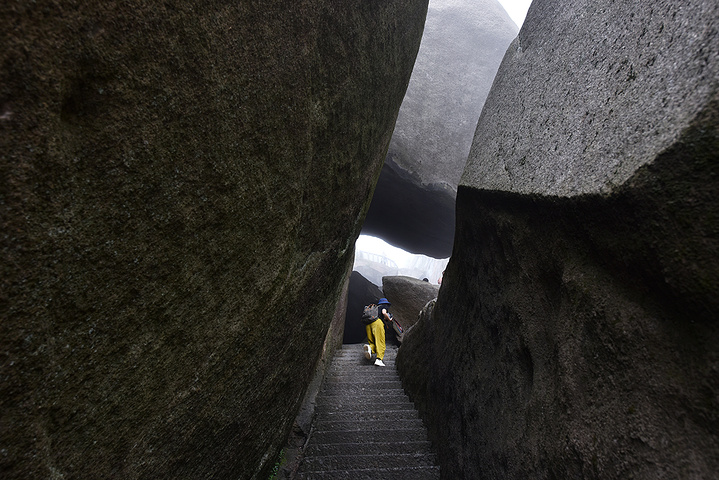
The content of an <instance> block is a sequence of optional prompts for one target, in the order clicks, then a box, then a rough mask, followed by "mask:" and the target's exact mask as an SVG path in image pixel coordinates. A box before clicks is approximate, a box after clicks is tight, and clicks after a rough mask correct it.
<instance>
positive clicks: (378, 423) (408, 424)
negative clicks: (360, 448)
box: [315, 418, 424, 433]
mask: <svg viewBox="0 0 719 480" xmlns="http://www.w3.org/2000/svg"><path fill="white" fill-rule="evenodd" d="M387 425H392V428H397V429H399V430H411V429H413V428H416V429H418V430H422V429H423V428H424V424H423V423H422V420H420V419H419V418H406V419H405V418H400V419H397V418H395V419H392V421H391V422H388V421H387V420H366V421H363V422H359V421H357V420H350V421H347V420H339V421H335V420H317V421H315V429H316V430H315V431H316V432H335V431H343V432H352V431H361V432H368V433H371V432H373V431H376V430H383V429H384V428H387Z"/></svg>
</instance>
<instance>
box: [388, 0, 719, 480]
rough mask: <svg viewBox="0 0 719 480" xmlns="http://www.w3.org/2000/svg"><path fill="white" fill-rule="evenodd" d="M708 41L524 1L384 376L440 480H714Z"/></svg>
mask: <svg viewBox="0 0 719 480" xmlns="http://www.w3.org/2000/svg"><path fill="white" fill-rule="evenodd" d="M718 32H719V4H717V3H716V2H704V1H699V0H690V1H685V0H681V1H679V0H673V1H660V2H653V3H652V4H651V5H646V6H642V8H637V6H636V5H635V4H630V3H627V2H614V1H611V0H599V1H597V0H592V1H588V0H535V1H534V2H533V4H532V6H531V8H530V10H529V14H528V16H527V20H526V22H525V24H524V26H523V28H522V31H521V32H520V34H519V37H518V39H517V40H516V41H515V42H514V43H513V44H512V45H511V46H510V48H509V49H508V51H507V55H506V57H505V59H504V61H503V64H502V66H501V67H500V70H499V72H498V74H497V78H496V80H495V83H494V86H493V88H492V91H491V93H490V95H489V97H488V99H487V101H486V103H485V107H484V110H483V113H482V116H481V118H480V121H479V124H478V128H477V133H476V136H475V140H474V143H473V146H472V150H471V153H470V157H469V162H468V165H467V169H466V170H465V173H464V175H463V178H462V181H461V185H460V187H459V190H458V195H457V231H456V241H455V249H454V252H453V255H452V259H451V261H450V263H449V266H448V268H447V271H446V275H445V277H444V281H443V283H442V288H441V291H440V294H439V297H438V300H437V303H436V305H435V308H434V311H433V314H432V316H431V317H430V318H428V321H426V322H421V323H420V324H418V326H417V327H416V328H415V329H414V330H413V331H412V335H411V336H408V337H407V338H406V339H405V342H404V344H403V346H402V349H401V350H402V351H401V352H400V353H401V355H400V357H398V360H397V365H398V368H399V369H400V372H401V374H402V377H403V379H405V382H404V385H405V388H406V389H407V390H408V391H409V392H410V394H411V395H412V397H413V398H414V399H415V401H416V403H417V404H418V405H420V406H421V409H422V412H423V415H424V416H425V421H427V423H428V424H429V426H430V433H431V434H432V435H433V436H434V441H435V444H437V445H438V449H439V459H440V463H441V465H442V473H443V475H446V476H447V478H477V479H484V478H487V479H489V478H507V479H519V478H522V479H540V478H607V479H608V478H630V477H631V478H636V479H654V478H713V477H714V476H716V472H717V471H719V435H717V432H718V431H719V416H718V414H717V412H719V396H717V392H719V369H717V362H718V359H719V322H717V319H718V318H719V222H718V221H717V219H718V218H719V204H718V203H717V202H716V198H719V181H717V179H718V178H719V93H718V92H719V55H718V54H717V52H719V33H718ZM430 369H431V374H430V375H426V374H425V372H427V371H429V370H430Z"/></svg>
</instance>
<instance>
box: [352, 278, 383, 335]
mask: <svg viewBox="0 0 719 480" xmlns="http://www.w3.org/2000/svg"><path fill="white" fill-rule="evenodd" d="M381 297H382V290H380V289H379V287H378V286H377V285H375V284H374V283H372V282H370V281H369V280H367V279H366V278H364V277H363V276H362V274H360V273H359V272H352V274H351V275H350V283H349V298H348V300H347V311H346V313H345V326H344V337H343V339H342V343H348V344H352V343H361V342H363V341H365V339H366V338H367V332H366V330H365V326H364V324H363V323H362V320H361V318H362V310H363V309H364V306H365V305H369V304H370V303H376V302H377V300H378V299H380V298H381Z"/></svg>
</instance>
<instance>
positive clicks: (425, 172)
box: [363, 0, 517, 258]
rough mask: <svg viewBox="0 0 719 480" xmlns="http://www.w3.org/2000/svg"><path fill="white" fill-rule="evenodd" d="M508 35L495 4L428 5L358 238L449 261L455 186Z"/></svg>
mask: <svg viewBox="0 0 719 480" xmlns="http://www.w3.org/2000/svg"><path fill="white" fill-rule="evenodd" d="M516 34H517V27H516V25H515V24H514V22H512V20H511V19H510V18H509V16H508V15H507V13H506V12H505V11H504V9H503V8H502V7H501V5H500V4H499V3H498V2H497V1H496V0H432V2H431V3H430V6H429V9H428V12H427V22H426V27H425V31H424V34H423V36H422V46H421V47H420V50H419V54H418V55H417V62H416V64H415V67H414V71H413V73H412V79H411V80H410V84H409V87H408V88H407V94H406V95H405V97H404V100H403V102H402V107H401V108H400V112H399V115H398V117H397V124H396V126H395V130H394V133H393V135H392V141H391V142H390V147H389V150H388V152H387V159H386V161H385V165H384V167H383V168H382V174H381V176H380V179H379V182H378V184H377V189H376V190H375V194H374V197H373V199H372V204H371V206H370V210H369V212H368V214H367V221H366V222H365V225H364V226H363V233H367V234H369V235H374V236H378V237H381V238H383V239H385V240H386V241H388V242H389V243H392V244H393V245H396V246H398V247H401V248H403V249H405V250H407V251H410V252H413V253H424V254H426V255H429V256H432V257H435V258H447V257H449V256H450V255H451V253H452V238H453V235H454V215H455V212H454V199H455V195H456V191H457V184H458V183H459V179H460V176H461V175H462V171H463V170H464V166H465V163H466V161H467V154H468V152H469V148H470V145H471V143H472V137H473V135H474V130H475V128H476V124H477V118H479V114H480V112H481V110H482V105H483V104H484V100H485V98H486V97H487V94H488V93H489V89H490V87H491V85H492V80H493V78H494V75H495V73H496V72H497V68H498V67H499V63H500V62H501V60H502V56H503V55H504V52H505V50H506V48H507V46H508V45H509V43H510V42H511V41H512V39H513V38H514V37H515V35H516Z"/></svg>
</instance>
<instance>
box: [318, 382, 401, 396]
mask: <svg viewBox="0 0 719 480" xmlns="http://www.w3.org/2000/svg"><path fill="white" fill-rule="evenodd" d="M377 390H381V391H383V392H386V393H388V392H389V391H392V390H399V391H404V390H402V384H401V383H399V382H396V381H395V382H392V381H390V382H385V381H382V380H377V381H376V382H362V383H356V382H335V383H327V384H325V385H323V386H322V389H321V390H320V392H321V394H328V395H332V394H335V393H347V394H355V393H362V392H368V393H375V392H376V391H377Z"/></svg>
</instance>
